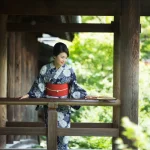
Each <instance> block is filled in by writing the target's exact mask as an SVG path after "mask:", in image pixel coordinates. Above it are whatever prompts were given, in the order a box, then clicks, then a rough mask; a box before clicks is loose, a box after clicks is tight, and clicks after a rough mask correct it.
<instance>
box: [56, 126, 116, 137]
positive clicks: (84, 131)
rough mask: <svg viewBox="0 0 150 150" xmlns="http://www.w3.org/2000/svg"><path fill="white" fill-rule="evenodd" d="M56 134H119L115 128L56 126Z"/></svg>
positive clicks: (113, 135)
mask: <svg viewBox="0 0 150 150" xmlns="http://www.w3.org/2000/svg"><path fill="white" fill-rule="evenodd" d="M57 132H58V136H106V137H117V136H119V129H117V128H111V129H108V128H93V129H92V128H58V130H57Z"/></svg>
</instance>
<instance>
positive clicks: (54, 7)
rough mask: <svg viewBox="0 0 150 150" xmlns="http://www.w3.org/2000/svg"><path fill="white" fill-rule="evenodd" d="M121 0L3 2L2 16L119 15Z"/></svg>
mask: <svg viewBox="0 0 150 150" xmlns="http://www.w3.org/2000/svg"><path fill="white" fill-rule="evenodd" d="M119 9H120V1H119V0H107V1H106V0H100V1H98V0H92V1H90V0H87V1H85V0H80V1H76V0H71V1H69V0H59V1H57V0H53V1H48V0H38V1H35V0H25V1H19V0H13V1H11V0H2V1H1V2H0V14H9V15H45V16H52V15H102V16H106V15H111V16H113V15H115V14H118V13H119V11H120V10H119Z"/></svg>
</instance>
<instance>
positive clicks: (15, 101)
mask: <svg viewBox="0 0 150 150" xmlns="http://www.w3.org/2000/svg"><path fill="white" fill-rule="evenodd" d="M0 105H48V127H47V128H46V127H44V126H43V124H40V123H36V122H35V123H33V124H34V125H35V126H34V125H33V124H32V123H30V125H31V126H27V127H23V126H22V125H24V123H21V124H20V125H19V123H18V125H17V124H16V123H9V127H8V123H7V124H6V127H0V135H47V138H48V141H49V142H48V143H47V148H48V150H52V149H53V150H56V149H57V136H107V137H118V136H119V129H118V128H113V125H112V124H111V123H110V124H103V125H100V124H101V123H99V124H94V123H91V124H89V125H87V124H85V123H83V124H82V123H81V124H79V123H78V124H74V126H72V127H71V128H57V111H56V108H57V107H58V105H71V106H79V105H80V106H119V105H120V100H118V99H115V98H108V97H102V98H99V99H55V98H28V99H22V100H19V98H0ZM10 124H12V126H11V125H10ZM15 124H16V126H15Z"/></svg>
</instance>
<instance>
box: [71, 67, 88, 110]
mask: <svg viewBox="0 0 150 150" xmlns="http://www.w3.org/2000/svg"><path fill="white" fill-rule="evenodd" d="M86 95H87V92H86V91H85V90H84V89H83V88H81V87H80V86H79V85H78V83H77V80H76V75H75V73H74V71H73V69H72V70H71V82H70V98H75V99H84V98H85V96H86ZM73 108H74V109H79V108H80V106H73Z"/></svg>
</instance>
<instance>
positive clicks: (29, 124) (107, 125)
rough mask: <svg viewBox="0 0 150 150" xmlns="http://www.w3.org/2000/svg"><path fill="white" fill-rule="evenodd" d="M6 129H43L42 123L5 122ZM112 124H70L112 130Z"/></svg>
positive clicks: (74, 126)
mask: <svg viewBox="0 0 150 150" xmlns="http://www.w3.org/2000/svg"><path fill="white" fill-rule="evenodd" d="M6 127H45V124H44V123H43V122H16V121H15V122H13V121H12V122H6ZM112 127H113V124H112V123H71V128H112Z"/></svg>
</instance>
